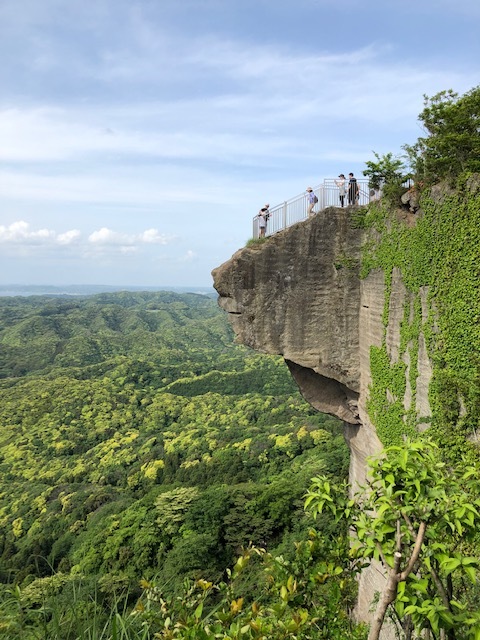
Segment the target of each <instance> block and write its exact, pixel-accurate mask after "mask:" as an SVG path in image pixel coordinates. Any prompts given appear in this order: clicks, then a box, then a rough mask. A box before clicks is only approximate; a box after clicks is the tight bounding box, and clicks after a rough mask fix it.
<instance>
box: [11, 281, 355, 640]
mask: <svg viewBox="0 0 480 640" xmlns="http://www.w3.org/2000/svg"><path fill="white" fill-rule="evenodd" d="M0 356H1V357H0V390H1V391H0V392H1V404H0V472H1V480H0V482H1V485H0V525H1V527H0V637H2V638H12V639H13V638H27V639H28V638H62V639H64V640H65V639H68V638H120V637H124V638H137V637H138V638H140V637H142V638H150V637H151V638H153V637H165V638H167V637H172V638H173V637H192V638H196V637H198V638H200V637H266V636H255V635H248V636H247V635H245V636H241V635H231V636H230V635H228V634H227V635H221V636H220V635H216V636H214V635H212V636H207V635H205V636H202V635H199V632H195V631H192V635H175V634H174V631H173V629H174V625H173V623H172V622H171V619H172V618H173V614H172V613H171V612H170V611H168V612H167V613H165V611H166V607H167V605H166V603H167V602H170V603H173V604H172V607H173V608H175V607H177V610H178V611H180V612H182V611H183V612H185V611H187V610H188V606H187V605H186V604H185V603H186V600H185V599H187V600H188V599H189V598H190V600H189V602H190V603H191V602H193V601H195V603H196V604H195V607H194V609H193V614H192V616H193V617H192V620H193V622H192V624H191V626H192V627H193V626H195V623H196V622H198V621H199V620H200V618H203V617H204V613H202V610H203V609H200V607H202V608H203V605H204V599H205V597H206V595H207V594H208V595H210V594H211V593H213V592H214V591H215V592H214V593H213V604H211V605H210V607H212V606H220V605H219V604H218V603H221V602H222V597H223V601H225V598H226V596H225V594H224V595H223V596H220V595H219V594H220V593H221V592H222V589H223V590H225V589H226V590H227V591H229V594H230V595H229V597H228V598H226V600H228V603H229V605H228V611H227V613H226V614H225V615H226V616H227V618H228V616H229V615H230V616H233V614H234V613H235V607H237V609H241V607H242V605H241V604H239V603H240V600H241V601H242V603H243V599H245V602H247V601H250V602H254V601H256V600H258V602H262V601H263V602H270V603H271V605H272V606H273V607H275V606H278V607H280V608H282V607H283V609H282V610H280V609H279V610H278V611H276V612H275V615H274V616H273V617H274V618H275V624H277V625H278V624H280V623H281V624H283V625H284V627H285V630H284V633H285V634H287V631H288V625H290V631H288V633H292V632H293V631H292V630H294V629H295V624H296V625H297V627H299V626H300V625H301V624H303V623H304V622H305V620H302V616H304V613H303V611H305V609H302V608H298V607H300V605H302V606H303V607H305V606H306V605H305V603H306V600H305V598H307V599H310V600H309V602H310V608H312V606H313V605H312V598H316V599H317V600H316V605H315V606H316V607H317V608H322V611H324V613H325V611H326V609H328V607H330V609H331V620H333V619H334V618H335V619H338V620H339V623H338V624H339V625H340V627H342V628H344V629H346V628H347V627H348V623H346V622H345V620H346V614H347V609H348V607H349V606H351V605H352V603H353V599H354V588H353V585H352V584H351V583H350V582H349V580H348V579H343V581H342V582H341V583H340V582H338V581H337V583H335V587H331V586H329V587H328V590H329V594H328V597H325V596H322V595H321V590H322V586H321V584H320V583H321V582H322V580H320V579H318V576H319V575H320V573H319V572H318V563H323V565H322V566H323V569H322V573H321V575H326V574H328V566H327V565H326V564H325V562H326V561H325V558H326V557H327V556H328V554H325V549H323V550H322V549H321V548H320V547H321V546H322V545H323V544H324V543H323V542H322V543H320V541H319V539H317V537H316V534H315V530H314V529H312V526H313V519H312V517H311V515H309V514H308V513H306V512H305V511H304V497H305V492H306V489H307V488H308V485H309V483H310V480H311V478H312V477H314V476H316V475H317V474H320V473H321V474H322V475H326V476H327V477H331V478H332V480H335V481H342V480H343V479H344V478H346V475H347V471H348V449H347V447H346V445H345V443H344V440H343V436H342V427H341V423H340V422H339V421H338V420H337V419H335V418H332V417H330V416H326V415H323V414H320V413H317V412H315V411H314V410H313V409H312V408H311V407H310V406H309V405H308V404H307V403H306V402H305V401H304V400H303V399H302V398H301V396H300V394H299V392H298V390H297V388H296V386H295V384H294V382H293V381H292V379H291V377H290V374H289V372H288V370H287V368H286V365H285V364H284V362H283V360H282V359H281V358H277V357H272V356H266V355H261V354H257V353H254V352H252V351H250V350H248V349H246V348H245V347H241V346H238V345H235V344H234V342H233V334H232V331H231V329H230V327H229V325H228V323H227V320H226V317H225V314H224V313H223V312H222V311H220V310H219V308H218V307H217V304H216V300H215V299H213V298H212V297H209V296H204V295H197V294H175V293H171V292H158V293H150V292H149V293H138V292H137V293H130V292H121V293H108V294H98V295H94V296H86V297H75V298H72V297H47V296H33V297H12V298H7V297H4V298H0ZM315 527H316V530H318V528H323V530H324V531H325V532H327V533H329V534H330V536H331V538H332V540H336V542H335V544H336V553H337V554H339V555H341V553H342V544H345V540H346V536H345V535H344V532H342V531H340V530H338V529H336V525H335V524H334V523H333V519H332V518H329V517H328V516H327V515H322V517H321V518H320V519H319V520H317V521H316V522H315ZM339 540H342V541H343V542H342V544H340V542H339ZM247 564H248V568H246V569H245V567H246V565H247ZM244 565H245V567H244ZM229 567H234V569H233V571H232V570H230V569H229ZM315 567H316V568H317V570H316V572H315V571H314V568H315ZM295 572H296V573H295ZM292 573H295V576H296V577H295V583H294V581H293V578H292ZM240 574H241V575H240ZM282 575H283V576H284V577H285V576H287V577H288V580H286V581H284V582H285V584H284V582H282V579H283V578H282ZM314 575H315V576H317V578H316V580H317V588H316V591H315V595H313V592H312V585H313V583H314V582H315V579H314V578H312V576H314ZM272 576H273V577H272ZM302 579H304V580H305V590H304V593H303V595H302V596H301V602H299V603H297V605H298V607H297V610H294V608H293V609H292V606H293V605H292V602H291V600H292V598H291V597H285V591H283V590H282V589H286V590H287V591H288V590H289V591H290V595H292V594H295V593H297V588H298V587H297V583H298V581H301V580H302ZM225 581H226V582H225ZM234 583H235V585H234ZM199 585H200V587H201V588H200V591H201V592H202V593H201V595H200V596H198V597H197V596H195V595H192V594H193V592H194V590H195V589H198V588H199ZM217 585H223V586H217ZM202 589H203V591H202ZM275 589H276V590H277V592H278V593H277V592H275ZM215 594H216V595H215ZM306 594H308V595H306ZM322 597H323V598H324V599H323V600H322ZM195 598H197V599H198V598H200V599H199V600H198V602H199V603H200V604H198V603H197V601H196V600H195ZM192 599H193V600H192ZM275 599H276V600H275ZM200 601H201V602H200ZM277 601H278V603H279V604H277V605H275V602H277ZM148 603H149V604H148ZM152 603H156V604H155V606H154V605H153V604H152ZM162 603H163V604H162ZM175 603H177V604H175ZM178 603H179V604H178ZM235 603H236V604H235ZM287 605H288V607H290V610H289V611H286V608H287ZM206 606H207V605H206V604H205V607H206ZM162 607H163V610H162V611H163V613H162V611H161V609H162ZM205 610H206V609H205ZM299 612H300V613H299ZM342 612H345V615H343V613H342ZM287 614H288V615H287ZM179 615H180V614H179ZM185 615H186V614H185ZM285 616H287V617H285ZM288 616H290V617H288ZM295 616H297V617H295ZM342 616H343V617H342ZM227 618H226V619H225V620H224V624H227V622H228V625H230V626H231V622H230V621H229V620H227ZM327 618H328V615H327V613H325V620H327ZM217 619H219V616H217ZM220 619H221V616H220ZM282 620H283V622H282ZM279 621H280V622H279ZM340 622H341V624H340ZM178 624H180V623H178ZM265 624H266V623H265ZM325 624H327V623H326V622H325ZM183 625H184V627H185V628H186V626H188V625H187V623H186V622H184V623H183ZM228 625H227V626H228ZM292 625H293V626H292ZM342 625H343V626H342ZM345 625H346V626H345ZM204 627H205V625H203V626H202V628H204ZM175 628H179V627H178V625H177V627H175ZM248 629H249V633H254V631H255V625H254V624H253V623H251V624H250V626H249V627H248ZM244 630H245V626H244ZM229 633H233V632H231V631H229ZM275 633H276V632H275ZM122 634H123V635H122ZM142 634H143V635H142ZM155 634H156V635H155ZM169 634H171V635H169ZM271 634H272V635H271V637H274V632H273V631H272V632H271ZM275 637H293V636H290V635H285V636H283V635H278V634H277V635H275ZM302 637H303V636H302ZM309 637H310V636H309ZM312 637H323V636H321V635H320V634H319V635H318V636H317V635H315V636H312ZM337 637H340V635H338V636H337Z"/></svg>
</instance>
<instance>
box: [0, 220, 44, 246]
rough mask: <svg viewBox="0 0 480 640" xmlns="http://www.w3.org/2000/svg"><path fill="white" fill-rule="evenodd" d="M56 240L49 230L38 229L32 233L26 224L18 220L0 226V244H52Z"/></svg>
mask: <svg viewBox="0 0 480 640" xmlns="http://www.w3.org/2000/svg"><path fill="white" fill-rule="evenodd" d="M55 239H56V234H55V231H51V230H49V229H38V230H36V231H33V230H31V229H30V225H29V224H28V222H25V221H24V220H19V221H18V222H13V223H12V224H10V225H8V226H5V225H0V242H2V243H11V244H22V243H25V244H32V243H41V242H43V243H44V242H49V243H51V242H54V241H55Z"/></svg>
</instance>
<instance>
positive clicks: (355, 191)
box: [348, 173, 360, 205]
mask: <svg viewBox="0 0 480 640" xmlns="http://www.w3.org/2000/svg"><path fill="white" fill-rule="evenodd" d="M359 195H360V190H359V188H358V184H357V179H356V178H355V177H354V175H353V173H349V174H348V204H350V205H351V204H358V196H359Z"/></svg>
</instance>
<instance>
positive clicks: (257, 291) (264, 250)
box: [212, 208, 431, 620]
mask: <svg viewBox="0 0 480 640" xmlns="http://www.w3.org/2000/svg"><path fill="white" fill-rule="evenodd" d="M350 215H351V209H349V208H345V209H339V208H330V209H327V210H325V211H323V212H321V213H320V214H318V215H317V216H315V217H314V218H312V219H310V220H306V221H304V222H301V223H298V224H296V225H294V226H293V227H290V228H289V229H286V230H284V231H282V232H280V233H278V234H277V235H275V236H272V237H270V238H268V239H267V241H266V242H264V243H260V244H257V245H253V246H252V247H248V248H244V249H241V250H239V251H238V252H237V253H235V254H234V255H233V256H232V258H231V259H230V260H229V261H228V262H226V263H224V264H223V265H221V266H220V267H218V268H217V269H215V270H214V271H213V272H212V275H213V279H214V286H215V288H216V290H217V291H218V294H219V305H220V306H221V307H222V308H223V309H224V310H225V311H227V312H228V314H229V318H230V321H231V323H232V326H233V329H234V331H235V334H236V339H237V342H240V343H242V344H245V345H247V346H249V347H252V348H253V349H256V350H257V351H261V352H264V353H270V354H279V355H282V356H283V357H284V358H285V361H286V363H287V365H288V367H289V369H290V372H291V374H292V376H293V377H294V379H295V380H296V382H297V384H298V386H299V388H300V391H301V392H302V394H303V396H304V397H305V399H306V400H307V401H308V402H309V403H310V404H312V406H314V407H315V408H316V409H318V410H319V411H323V412H325V413H330V414H333V415H335V416H337V417H338V418H340V419H341V420H343V421H344V425H345V437H346V440H347V442H348V444H349V447H350V450H351V462H350V482H351V484H352V485H353V486H355V485H357V484H362V483H363V482H364V479H365V471H366V458H367V457H368V456H370V455H372V454H374V453H376V452H377V451H379V450H380V449H381V448H382V447H381V442H380V440H379V438H378V436H377V434H376V431H375V428H374V426H373V425H372V423H371V421H370V418H369V416H368V413H367V399H368V391H369V385H370V384H371V373H370V348H371V347H372V346H377V347H381V346H382V343H383V342H384V340H385V344H386V347H387V351H388V354H389V357H390V360H391V362H395V361H397V360H398V358H399V357H403V358H404V357H405V355H401V354H400V351H399V347H400V323H401V321H402V318H403V315H404V308H405V304H409V303H410V301H409V295H408V293H407V291H406V289H405V287H404V285H403V283H402V281H401V278H400V275H399V273H398V272H394V274H393V278H392V284H391V295H390V299H389V301H388V302H387V304H389V309H388V311H389V315H388V317H389V322H388V326H387V327H385V326H384V322H383V317H384V309H385V284H384V274H383V272H380V271H376V272H372V273H371V274H370V275H369V276H368V277H367V278H366V279H364V280H361V279H360V277H359V266H360V258H361V249H362V245H363V243H364V241H365V235H364V232H363V231H362V230H361V229H355V228H354V227H353V224H352V221H351V219H350V217H349V216H350ZM422 302H424V301H422ZM406 364H407V376H408V361H407V362H406ZM418 367H419V373H420V376H419V380H418V382H417V389H416V400H415V401H416V404H417V410H419V411H420V415H425V416H428V415H429V407H428V397H427V392H428V382H429V379H430V375H431V371H430V365H429V362H428V357H427V354H426V350H425V348H424V344H423V349H422V341H421V343H420V349H419V363H418ZM408 396H409V393H408V388H407V393H406V397H405V399H404V404H405V406H407V405H408V403H409V402H411V401H412V398H411V397H410V398H409V397H408ZM382 584H383V576H382V574H381V572H380V571H379V570H378V568H377V567H375V566H374V565H372V567H371V568H370V570H367V571H366V572H364V573H363V575H362V577H361V580H360V589H359V600H358V607H357V612H358V618H359V619H363V620H368V616H369V612H368V609H369V606H370V604H371V600H372V596H373V593H374V592H375V591H379V590H381V588H382Z"/></svg>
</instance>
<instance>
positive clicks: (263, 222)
mask: <svg viewBox="0 0 480 640" xmlns="http://www.w3.org/2000/svg"><path fill="white" fill-rule="evenodd" d="M269 207H270V205H269V204H265V205H264V206H263V207H262V208H261V209H260V211H259V212H258V215H257V218H258V229H259V234H258V237H259V238H264V237H265V233H266V231H267V220H268V218H269V217H270V211H269Z"/></svg>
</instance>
